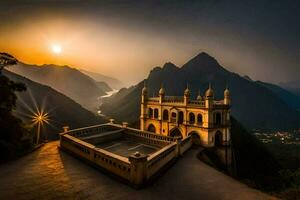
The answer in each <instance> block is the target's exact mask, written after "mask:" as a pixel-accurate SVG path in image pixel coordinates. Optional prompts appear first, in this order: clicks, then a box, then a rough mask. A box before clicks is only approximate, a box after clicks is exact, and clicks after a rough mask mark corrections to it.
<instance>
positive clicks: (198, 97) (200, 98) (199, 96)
mask: <svg viewBox="0 0 300 200" xmlns="http://www.w3.org/2000/svg"><path fill="white" fill-rule="evenodd" d="M197 100H199V101H201V100H202V97H201V92H200V89H199V90H198V96H197Z"/></svg>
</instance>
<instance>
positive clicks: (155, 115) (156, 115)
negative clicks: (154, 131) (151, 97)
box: [154, 108, 158, 119]
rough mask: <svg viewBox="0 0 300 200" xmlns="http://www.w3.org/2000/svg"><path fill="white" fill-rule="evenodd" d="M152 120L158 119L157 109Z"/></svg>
mask: <svg viewBox="0 0 300 200" xmlns="http://www.w3.org/2000/svg"><path fill="white" fill-rule="evenodd" d="M154 118H155V119H157V118H158V109H157V108H155V109H154Z"/></svg>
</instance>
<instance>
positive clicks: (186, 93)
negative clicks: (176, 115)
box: [184, 82, 190, 96]
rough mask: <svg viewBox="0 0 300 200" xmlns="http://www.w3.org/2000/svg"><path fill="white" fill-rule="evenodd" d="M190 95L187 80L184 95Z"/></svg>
mask: <svg viewBox="0 0 300 200" xmlns="http://www.w3.org/2000/svg"><path fill="white" fill-rule="evenodd" d="M189 95H190V90H189V84H188V82H187V83H186V89H185V90H184V96H189Z"/></svg>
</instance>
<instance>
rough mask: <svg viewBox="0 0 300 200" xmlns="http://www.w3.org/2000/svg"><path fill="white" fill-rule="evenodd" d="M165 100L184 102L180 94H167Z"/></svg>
mask: <svg viewBox="0 0 300 200" xmlns="http://www.w3.org/2000/svg"><path fill="white" fill-rule="evenodd" d="M163 102H171V103H183V97H179V96H165V97H164V98H163Z"/></svg>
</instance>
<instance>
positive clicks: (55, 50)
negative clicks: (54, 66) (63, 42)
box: [51, 44, 62, 54]
mask: <svg viewBox="0 0 300 200" xmlns="http://www.w3.org/2000/svg"><path fill="white" fill-rule="evenodd" d="M51 49H52V52H53V53H55V54H60V53H61V51H62V48H61V46H60V45H59V44H53V45H52V46H51Z"/></svg>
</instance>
